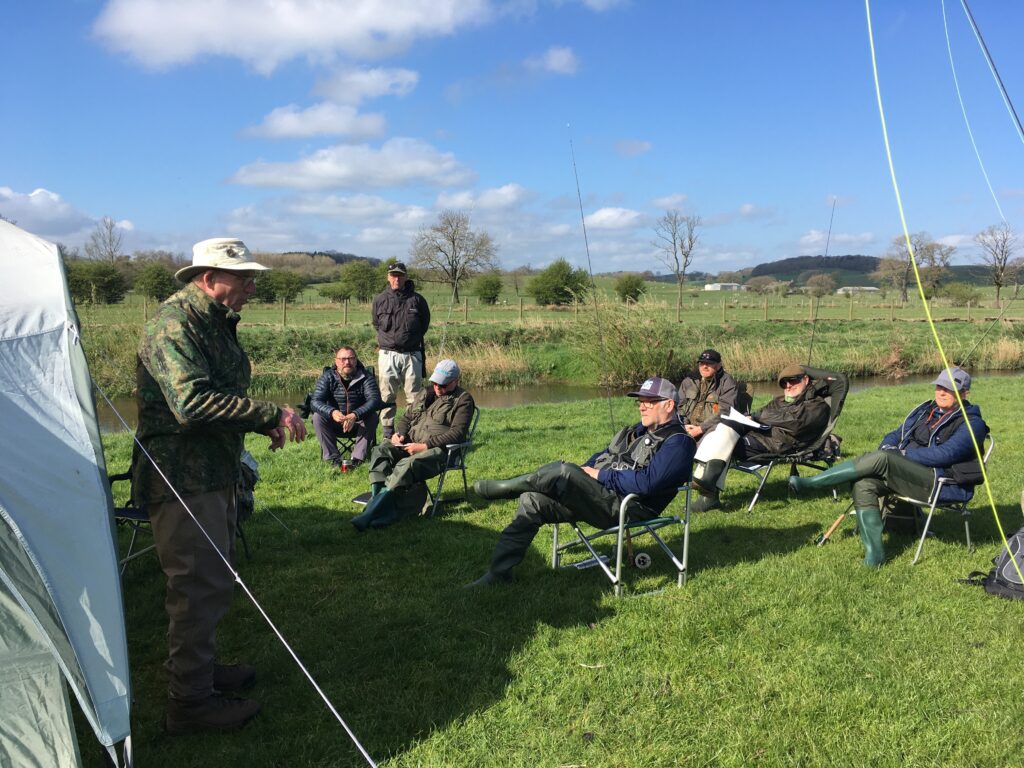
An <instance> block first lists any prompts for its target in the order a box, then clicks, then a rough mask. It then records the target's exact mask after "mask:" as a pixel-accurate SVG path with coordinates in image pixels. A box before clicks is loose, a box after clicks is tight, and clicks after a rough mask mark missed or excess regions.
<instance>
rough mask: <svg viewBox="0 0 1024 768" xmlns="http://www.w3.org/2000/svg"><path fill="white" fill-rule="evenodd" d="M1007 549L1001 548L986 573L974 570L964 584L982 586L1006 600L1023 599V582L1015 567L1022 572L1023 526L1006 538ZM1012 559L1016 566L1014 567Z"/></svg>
mask: <svg viewBox="0 0 1024 768" xmlns="http://www.w3.org/2000/svg"><path fill="white" fill-rule="evenodd" d="M1006 545H1007V548H1008V549H1004V550H1002V551H1001V552H1000V553H999V555H998V556H997V557H996V558H994V559H993V560H992V563H993V565H994V566H995V567H993V568H992V570H991V571H989V572H988V573H983V572H982V571H974V572H973V573H972V574H971V575H970V576H968V577H967V578H966V579H962V581H963V582H964V583H965V584H973V585H975V586H979V587H984V588H985V591H986V592H988V593H989V594H990V595H998V596H999V597H1005V598H1006V599H1008V600H1024V584H1022V583H1021V580H1020V576H1018V575H1017V568H1020V571H1021V573H1024V528H1021V529H1020V530H1019V531H1017V532H1016V533H1015V534H1013V536H1010V537H1009V538H1008V539H1007V540H1006ZM1014 561H1016V562H1017V568H1014V565H1013V563H1014Z"/></svg>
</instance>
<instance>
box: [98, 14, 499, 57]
mask: <svg viewBox="0 0 1024 768" xmlns="http://www.w3.org/2000/svg"><path fill="white" fill-rule="evenodd" d="M493 15H494V14H493V10H492V7H491V0H390V2H387V3H381V2H378V0H350V2H344V3H338V2H324V0H288V2H282V1H281V0H176V1H175V2H167V0H109V2H107V4H106V6H105V7H104V8H103V10H102V11H101V13H100V15H99V17H98V18H97V20H96V23H95V24H94V25H93V32H94V34H95V35H96V36H97V37H98V38H99V39H100V40H101V41H103V42H104V43H105V44H106V45H108V46H109V47H110V48H112V49H114V50H117V51H121V52H124V53H126V54H128V55H129V56H132V57H133V58H135V59H137V60H138V61H140V62H142V64H144V65H145V66H147V67H151V68H167V67H172V66H176V65H180V64H185V63H188V62H190V61H193V60H195V59H197V58H200V57H203V56H227V57H233V58H238V59H241V60H242V61H245V62H246V63H248V64H249V65H250V66H252V67H253V68H255V69H256V70H258V71H260V72H264V73H269V72H272V71H273V70H274V69H275V68H276V67H277V65H278V64H280V63H282V62H284V61H287V60H289V59H292V58H295V57H299V56H311V57H314V58H320V59H331V58H333V57H334V56H336V55H338V54H347V55H350V56H357V57H366V58H374V57H380V56H387V55H390V54H394V53H395V52H397V51H399V50H402V49H403V48H405V47H406V46H408V45H409V44H410V43H412V42H413V41H414V40H416V39H418V38H423V37H437V36H443V35H450V34H452V33H454V32H456V31H458V30H459V29H461V28H463V27H467V26H470V25H474V24H480V23H483V22H485V21H487V20H488V19H490V18H491V17H492V16H493Z"/></svg>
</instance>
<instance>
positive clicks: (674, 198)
mask: <svg viewBox="0 0 1024 768" xmlns="http://www.w3.org/2000/svg"><path fill="white" fill-rule="evenodd" d="M685 203H686V195H683V194H680V193H678V192H677V193H676V194H673V195H665V196H664V197H656V198H654V199H653V200H651V204H652V205H654V207H655V208H682V207H683V205H684V204H685Z"/></svg>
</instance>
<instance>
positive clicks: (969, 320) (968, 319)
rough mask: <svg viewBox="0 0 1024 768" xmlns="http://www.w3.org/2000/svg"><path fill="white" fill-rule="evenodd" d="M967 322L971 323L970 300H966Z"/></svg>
mask: <svg viewBox="0 0 1024 768" xmlns="http://www.w3.org/2000/svg"><path fill="white" fill-rule="evenodd" d="M967 322H968V323H969V322H971V300H970V299H968V300H967Z"/></svg>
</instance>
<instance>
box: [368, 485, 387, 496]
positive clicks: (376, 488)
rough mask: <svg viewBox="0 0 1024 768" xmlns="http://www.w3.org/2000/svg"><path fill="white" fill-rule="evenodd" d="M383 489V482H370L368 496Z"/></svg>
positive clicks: (374, 494)
mask: <svg viewBox="0 0 1024 768" xmlns="http://www.w3.org/2000/svg"><path fill="white" fill-rule="evenodd" d="M383 490H384V483H370V498H371V499H372V498H373V497H374V496H376V495H377V494H379V493H380V492H381V491H383Z"/></svg>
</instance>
